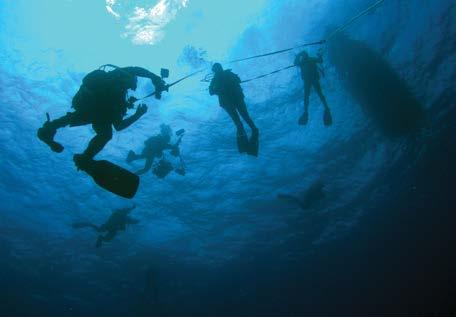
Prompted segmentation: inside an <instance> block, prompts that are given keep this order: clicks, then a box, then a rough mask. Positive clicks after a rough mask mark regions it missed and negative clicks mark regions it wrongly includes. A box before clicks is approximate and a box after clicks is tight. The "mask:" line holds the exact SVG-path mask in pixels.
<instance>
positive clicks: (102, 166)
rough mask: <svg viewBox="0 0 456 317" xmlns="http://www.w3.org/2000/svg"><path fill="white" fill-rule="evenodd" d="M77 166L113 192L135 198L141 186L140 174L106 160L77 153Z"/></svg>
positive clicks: (75, 159)
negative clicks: (86, 157) (94, 158)
mask: <svg viewBox="0 0 456 317" xmlns="http://www.w3.org/2000/svg"><path fill="white" fill-rule="evenodd" d="M74 161H75V163H76V166H77V167H78V168H79V169H81V170H83V171H85V172H86V173H87V174H89V175H90V176H91V177H92V178H93V180H94V181H95V183H97V184H98V185H99V186H100V187H102V188H104V189H106V190H108V191H110V192H111V193H113V194H116V195H118V196H121V197H124V198H133V197H134V196H135V194H136V191H137V190H138V187H139V176H138V175H136V174H133V173H132V172H130V171H127V170H126V169H124V168H122V167H120V166H118V165H116V164H114V163H111V162H109V161H106V160H101V161H95V160H92V159H83V158H82V155H75V156H74Z"/></svg>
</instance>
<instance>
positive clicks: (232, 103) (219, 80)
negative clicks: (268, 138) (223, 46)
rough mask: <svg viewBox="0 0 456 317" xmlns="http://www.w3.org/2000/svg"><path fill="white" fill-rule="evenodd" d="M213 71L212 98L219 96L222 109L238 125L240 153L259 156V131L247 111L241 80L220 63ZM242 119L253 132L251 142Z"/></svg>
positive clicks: (213, 67)
mask: <svg viewBox="0 0 456 317" xmlns="http://www.w3.org/2000/svg"><path fill="white" fill-rule="evenodd" d="M212 71H213V73H214V78H212V80H211V83H210V86H209V94H210V95H211V96H213V95H218V99H219V104H220V107H222V108H223V109H225V111H226V112H227V113H228V115H229V116H230V117H231V119H232V120H233V122H234V124H235V125H236V129H237V145H238V149H239V152H240V153H245V152H246V153H247V154H249V155H253V156H258V146H259V142H258V139H259V131H258V128H257V127H256V126H255V123H253V120H252V119H251V118H250V116H249V113H248V111H247V106H246V104H245V101H244V93H243V91H242V87H241V85H240V83H241V79H240V78H239V76H238V75H236V74H234V73H233V72H231V70H229V69H227V70H224V69H223V67H222V65H221V64H220V63H215V64H214V65H213V66H212ZM240 117H242V118H243V119H244V121H245V122H246V123H247V124H248V125H249V127H250V129H251V130H252V135H251V137H250V140H249V139H248V138H247V133H246V132H245V129H244V126H243V124H242V122H241V119H240Z"/></svg>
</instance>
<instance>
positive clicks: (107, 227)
mask: <svg viewBox="0 0 456 317" xmlns="http://www.w3.org/2000/svg"><path fill="white" fill-rule="evenodd" d="M135 208H136V205H133V206H131V207H128V208H121V209H116V210H114V211H113V212H112V214H111V216H110V217H109V218H108V220H107V221H106V222H105V223H104V224H102V225H101V226H97V225H94V224H92V223H90V222H75V223H73V225H72V227H73V228H75V229H80V228H93V229H94V230H95V231H96V232H98V233H100V235H99V236H98V239H97V242H96V245H95V246H96V247H97V248H99V247H101V245H102V243H103V242H109V241H111V240H112V239H114V237H115V236H116V234H117V232H118V231H125V228H126V227H127V225H131V224H137V223H139V220H136V219H134V218H131V217H130V216H129V213H130V212H131V211H132V210H133V209H135ZM104 232H106V234H105V235H102V234H101V233H104Z"/></svg>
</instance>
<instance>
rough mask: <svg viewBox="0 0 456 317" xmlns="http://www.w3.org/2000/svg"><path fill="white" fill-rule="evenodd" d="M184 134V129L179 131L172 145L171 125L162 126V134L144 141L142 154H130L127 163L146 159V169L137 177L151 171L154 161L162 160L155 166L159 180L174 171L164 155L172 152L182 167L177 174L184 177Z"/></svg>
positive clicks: (141, 170)
mask: <svg viewBox="0 0 456 317" xmlns="http://www.w3.org/2000/svg"><path fill="white" fill-rule="evenodd" d="M184 133H185V130H184V129H181V130H179V131H177V132H176V136H177V137H178V140H177V141H176V142H175V143H174V144H171V135H172V129H171V127H170V126H169V125H167V124H162V125H161V126H160V134H157V135H154V136H152V137H150V138H148V139H147V140H146V141H144V149H143V150H142V152H141V154H136V153H135V152H134V151H129V152H128V156H127V163H131V162H133V161H136V160H142V159H145V160H146V162H145V164H144V167H143V168H142V169H140V170H139V171H137V172H135V174H136V175H142V174H144V173H146V172H147V171H149V170H150V169H151V168H152V166H153V165H154V160H155V159H156V158H159V159H160V160H159V161H158V163H156V164H155V166H154V168H153V170H152V171H153V173H154V174H155V175H156V176H157V177H158V178H164V177H165V176H166V175H168V174H169V173H170V172H171V171H172V170H173V169H174V167H173V165H172V164H171V162H169V161H168V160H166V158H165V154H164V151H165V150H170V154H171V155H172V156H175V157H179V160H180V166H179V167H178V168H176V169H174V170H175V172H176V173H178V174H179V175H182V176H184V175H185V165H184V161H183V159H182V155H181V153H180V148H179V145H180V143H181V141H182V137H183V136H184Z"/></svg>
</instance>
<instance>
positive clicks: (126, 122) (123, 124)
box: [113, 105, 147, 131]
mask: <svg viewBox="0 0 456 317" xmlns="http://www.w3.org/2000/svg"><path fill="white" fill-rule="evenodd" d="M146 112H147V106H146V105H140V106H139V107H138V109H136V112H135V113H134V114H133V115H131V116H129V117H128V118H126V119H123V120H120V121H118V122H114V123H113V126H114V128H115V129H116V130H117V131H122V130H123V129H126V128H128V127H129V126H131V125H132V124H133V123H135V122H136V121H138V119H139V118H141V117H142V116H143V115H144V114H145V113H146Z"/></svg>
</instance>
